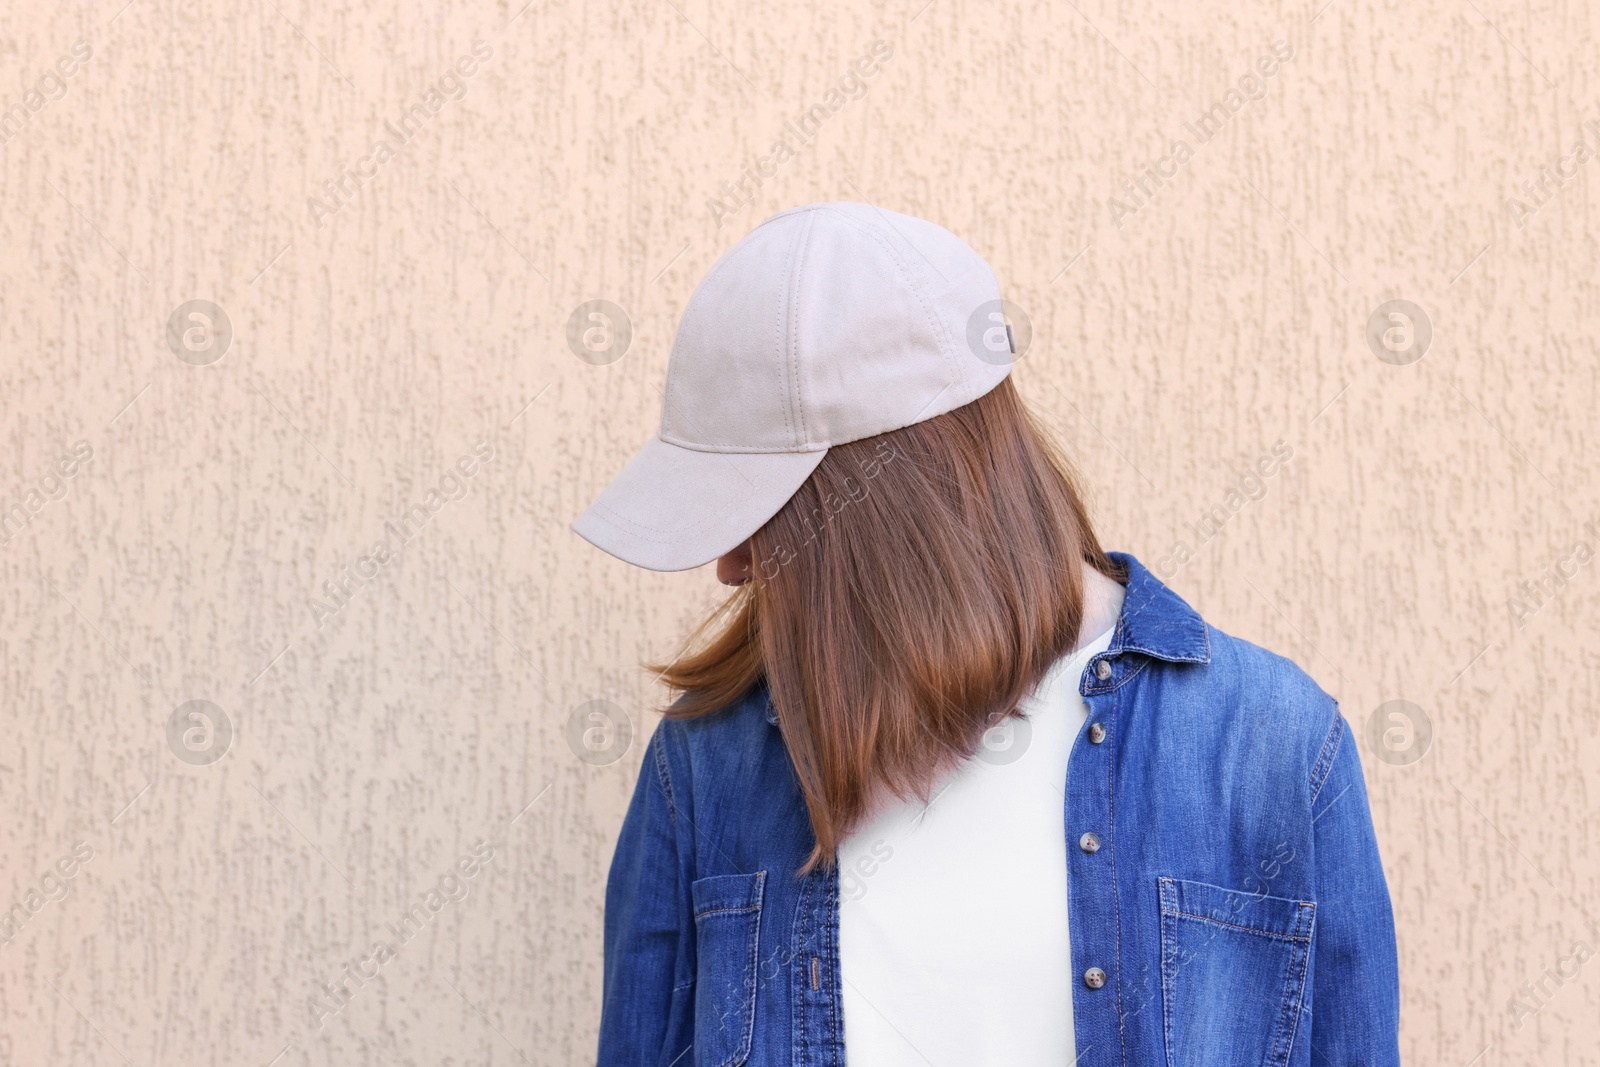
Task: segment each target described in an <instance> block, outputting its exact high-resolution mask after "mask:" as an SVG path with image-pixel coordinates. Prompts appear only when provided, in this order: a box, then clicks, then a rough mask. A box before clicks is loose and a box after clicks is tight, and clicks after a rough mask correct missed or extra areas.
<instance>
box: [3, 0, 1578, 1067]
mask: <svg viewBox="0 0 1600 1067" xmlns="http://www.w3.org/2000/svg"><path fill="white" fill-rule="evenodd" d="M1597 30H1600V11H1597V10H1596V8H1595V7H1594V6H1592V5H1587V4H1567V3H1557V2H1544V0H1540V2H1535V3H1530V4H1514V3H1509V2H1507V0H1440V2H1437V3H1422V4H1416V3H1402V2H1400V0H1387V2H1372V0H1316V2H1315V6H1314V5H1313V0H1307V2H1305V3H1295V4H1292V5H1291V4H1286V3H1266V4H1261V5H1237V4H1224V3H1219V2H1216V0H1206V2H1203V3H1198V4H1183V5H1178V4H1161V3H1153V2H1148V0H1146V2H1129V3H1113V2H1110V0H1079V2H1077V3H1067V4H1061V5H1055V4H1045V3H1027V2H1015V0H1005V2H1000V3H997V4H977V3H972V2H970V0H910V2H908V3H905V4H889V5H854V6H848V5H846V6H841V5H823V6H820V7H813V6H808V5H788V4H772V3H760V2H758V3H754V4H721V3H710V4H708V3H706V2H704V0H665V2H661V3H654V2H652V3H621V4H600V3H582V2H575V0H532V2H529V3H526V6H524V2H523V0H511V2H509V3H507V2H497V0H471V2H465V0H445V2H443V3H428V4H418V3H414V2H410V0H398V2H385V3H372V4H361V3H351V2H347V0H330V2H326V3H317V4H313V3H308V2H306V0H249V2H245V3H240V4H232V3H222V2H218V0H207V2H195V0H131V2H129V0H94V2H93V3H76V2H69V3H65V4H59V5H58V4H20V3H18V4H11V5H7V7H6V8H5V10H4V11H3V12H0V66H3V70H4V75H3V78H0V107H3V108H5V109H6V111H5V113H4V115H3V116H0V119H3V121H4V123H6V124H5V125H0V138H3V143H0V242H3V243H0V249H3V251H0V305H3V308H4V314H3V317H0V359H3V375H4V376H3V383H0V436H3V440H4V455H3V461H0V507H3V508H4V509H5V514H4V516H0V518H3V519H4V522H5V525H4V526H0V539H3V544H0V576H3V581H0V664H3V672H4V673H3V693H4V703H3V726H4V729H5V738H6V740H5V744H4V745H3V747H0V813H3V817H0V908H6V909H10V911H9V912H7V913H6V917H5V918H4V919H3V920H0V925H3V929H0V934H3V944H0V1014H3V1032H0V1063H8V1064H9V1063H16V1064H30V1065H32V1064H84V1065H91V1064H92V1065H112V1064H121V1063H127V1064H134V1065H139V1067H146V1065H155V1064H185V1065H187V1064H195V1063H208V1064H235V1065H241V1067H244V1065H261V1067H265V1065H268V1064H277V1065H292V1064H341V1065H343V1064H379V1063H383V1064H491V1065H512V1064H522V1063H527V1064H540V1065H544V1064H581V1063H585V1062H590V1061H591V1060H592V1057H593V1042H594V1037H595V1032H596V1023H597V1016H598V1009H599V992H600V924H601V905H602V890H603V886H604V878H605V872H606V866H607V863H608V862H609V859H610V853H611V847H612V844H613V842H614V840H615V835H616V832H617V829H618V826H619V824H620V820H621V817H622V813H623V810H624V807H625V804H626V800H627V797H628V795H629V792H630V790H631V787H632V783H633V781H634V779H635V776H636V774H637V771H638V761H639V756H640V752H641V749H642V742H643V740H644V739H645V738H646V737H648V735H649V733H650V731H651V730H652V729H653V728H654V726H655V724H656V723H657V722H658V721H659V715H658V713H657V711H656V710H655V709H657V708H659V706H660V705H661V703H662V701H663V699H664V697H665V693H664V692H663V691H662V689H661V688H660V687H659V686H657V685H656V684H655V681H654V678H653V676H652V675H650V674H648V673H646V672H645V671H644V670H642V669H641V668H640V666H639V664H640V663H641V662H644V661H649V660H653V659H654V660H659V659H660V658H662V657H670V656H671V655H673V654H674V652H675V651H676V649H677V648H678V643H679V641H680V639H681V638H682V637H683V636H684V635H685V634H686V633H687V631H688V629H689V627H690V626H691V624H692V623H693V622H694V621H695V620H696V619H697V618H698V617H700V616H701V615H702V614H703V613H704V612H705V611H706V610H707V609H709V608H710V607H711V606H712V605H714V604H715V603H717V602H718V601H719V599H720V587H719V586H717V585H716V583H715V581H714V578H713V576H712V575H711V574H710V572H709V570H706V569H702V570H699V571H694V572H688V573H681V574H652V573H646V572H643V571H639V570H635V569H632V568H630V567H628V566H626V565H624V564H622V563H619V562H617V561H615V560H612V559H610V558H608V557H606V556H604V555H602V554H601V553H599V552H598V551H596V550H594V549H592V548H590V547H589V546H588V545H587V544H585V543H584V542H582V541H581V540H580V539H579V538H578V537H577V536H576V535H575V534H573V533H572V532H571V531H570V530H569V529H568V525H567V524H568V523H569V522H570V521H571V519H572V518H573V517H574V516H575V515H576V513H577V512H578V511H579V510H581V508H582V507H583V505H584V504H586V503H587V501H588V500H589V499H590V498H591V496H592V495H593V494H594V493H595V492H596V491H598V489H599V488H600V487H601V486H602V485H603V484H604V483H605V482H606V481H607V480H608V479H609V478H610V477H611V475H613V474H614V473H615V472H616V471H617V470H618V469H620V467H621V466H622V464H623V463H624V462H625V461H626V459H627V458H628V457H629V456H630V455H631V454H632V453H633V451H634V450H635V449H636V448H637V447H638V446H639V445H640V444H642V443H643V441H644V440H645V439H646V438H647V437H648V436H649V435H650V434H651V433H652V432H653V428H654V425H655V422H656V419H657V413H658V409H659V404H660V400H661V393H660V387H661V385H662V382H663V377H664V372H665V367H666V361H667V354H668V350H669V347H670V343H671V338H672V333H673V329H674V326H675V324H676V321H677V318H678V316H679V314H680V312H681V311H682V309H683V307H684V304H685V301H686V300H687V298H688V297H689V295H690V293H691V292H692V290H693V288H694V285H695V284H696V282H697V281H698V280H699V278H700V277H701V276H702V275H703V274H704V272H705V271H706V269H707V268H708V267H709V266H710V265H711V264H712V263H713V262H714V261H715V259H716V258H717V256H718V255H720V254H721V253H722V252H723V251H725V250H726V249H727V248H728V247H729V246H730V245H731V244H732V243H733V242H734V241H736V240H737V239H738V237H739V236H741V235H742V234H743V233H744V232H746V231H747V230H748V229H749V228H750V227H751V226H753V225H754V224H755V223H757V222H759V221H760V220H761V219H762V218H764V217H766V216H767V215H768V214H771V213H772V212H774V211H777V210H780V209H782V208H785V207H789V206H793V205H796V204H802V203H808V202H811V201H817V200H830V199H849V200H868V201H872V202H874V203H877V204H879V205H881V206H884V207H889V208H893V209H896V210H900V211H905V212H909V213H912V214H916V215H920V216H924V217H927V218H930V219H933V220H935V221H937V222H939V223H941V224H943V225H945V226H947V227H948V228H950V229H951V230H953V231H954V232H956V233H958V234H960V235H961V236H962V237H964V238H965V239H966V240H967V241H968V242H969V243H970V244H972V245H973V246H974V247H975V248H977V249H978V250H979V251H980V252H981V253H982V254H983V255H984V256H986V257H987V258H988V259H989V260H990V261H991V262H992V263H993V264H994V265H995V267H996V269H997V271H998V272H999V274H1000V276H1001V279H1002V285H1003V287H1004V291H1005V294H1006V296H1007V298H1008V299H1009V300H1011V301H1013V302H1014V304H1015V308H1013V310H1012V317H1013V319H1014V320H1015V321H1017V322H1022V321H1024V320H1025V321H1026V322H1027V323H1028V324H1029V325H1030V328H1031V332H1032V340H1031V345H1030V347H1029V348H1028V349H1027V351H1026V352H1025V354H1024V355H1023V357H1022V358H1021V360H1020V361H1019V363H1018V364H1017V368H1016V372H1015V375H1016V379H1017V381H1018V384H1019V386H1020V388H1021V389H1022V391H1023V393H1024V394H1025V396H1026V397H1027V398H1028V399H1029V400H1030V401H1031V403H1032V404H1033V405H1034V406H1035V408H1036V409H1037V410H1038V412H1039V413H1040V414H1041V415H1042V416H1043V418H1044V419H1045V420H1046V421H1047V422H1048V423H1049V424H1050V426H1051V427H1052V428H1053V430H1054V432H1055V433H1057V434H1058V436H1059V437H1060V439H1061V441H1062V442H1063V443H1064V445H1065V446H1066V448H1067V449H1068V450H1069V451H1070V454H1071V455H1072V457H1073V458H1074V460H1075V462H1076V464H1077V465H1078V468H1079V470H1080V472H1081V475H1082V478H1083V482H1084V486H1085V488H1086V491H1087V492H1088V494H1089V496H1090V497H1091V498H1092V502H1093V508H1094V513H1095V516H1096V519H1097V522H1098V524H1099V526H1100V528H1101V531H1102V533H1103V537H1104V540H1105V541H1106V543H1107V544H1108V545H1109V546H1111V547H1114V548H1120V549H1124V550H1127V551H1131V552H1133V553H1134V554H1136V555H1138V556H1139V557H1140V558H1141V559H1143V560H1144V561H1145V562H1146V563H1147V564H1148V565H1150V566H1151V567H1152V568H1153V569H1155V570H1156V571H1157V572H1158V573H1159V574H1160V575H1162V576H1163V577H1164V578H1165V579H1166V580H1168V582H1169V583H1170V584H1172V585H1173V586H1174V587H1175V588H1176V589H1177V590H1178V591H1179V592H1180V593H1181V594H1182V595H1183V596H1185V597H1186V598H1188V599H1189V600H1190V601H1191V602H1192V603H1193V604H1195V605H1196V607H1198V608H1199V609H1200V610H1201V611H1202V613H1204V614H1205V615H1206V616H1207V617H1208V619H1209V620H1210V621H1212V622H1213V623H1214V624H1216V625H1218V626H1219V627H1221V628H1222V629H1224V630H1227V631H1229V632H1231V633H1234V634H1238V635H1240V636H1243V637H1246V638H1248V639H1250V640H1253V641H1255V642H1258V643H1260V644H1263V645H1265V646H1267V647H1269V648H1272V649H1274V650H1276V651H1279V652H1282V653H1284V654H1286V655H1289V656H1291V657H1293V658H1294V659H1295V660H1296V661H1297V662H1299V663H1300V664H1302V665H1303V666H1304V667H1305V668H1306V669H1307V670H1308V671H1309V672H1310V673H1311V674H1312V675H1313V676H1314V677H1315V678H1316V679H1317V680H1318V681H1319V682H1320V683H1321V685H1322V686H1323V687H1324V688H1326V689H1327V690H1328V691H1329V692H1331V693H1332V694H1334V695H1335V696H1336V697H1337V698H1338V699H1339V700H1340V702H1341V706H1342V708H1343V710H1344V712H1345V714H1346V715H1347V717H1349V719H1350V720H1351V722H1352V723H1353V724H1354V726H1355V727H1356V730H1357V732H1358V734H1359V735H1360V739H1361V745H1362V748H1361V753H1362V758H1363V761H1364V763H1365V770H1366V776H1367V782H1368V786H1369V789H1370V792H1371V798H1372V806H1373V813H1374V818H1375V820H1376V824H1377V829H1378V833H1379V835H1380V838H1381V843H1382V851H1383V858H1384V863H1385V867H1386V870H1387V872H1388V876H1389V879H1390V886H1391V888H1392V891H1393V896H1394V903H1395V908H1396V915H1397V921H1398V930H1399V943H1400V963H1401V969H1402V984H1403V988H1404V1000H1403V1024H1402V1027H1403V1029H1402V1047H1403V1050H1404V1052H1405V1054H1406V1058H1407V1059H1408V1061H1409V1062H1413V1063H1437V1064H1447V1065H1449V1064H1456V1065H1461V1067H1466V1065H1468V1064H1478V1065H1483V1067H1488V1065H1493V1064H1521V1063H1542V1064H1547V1063H1565V1064H1600V1047H1597V1040H1600V1025H1597V1023H1596V1019H1597V1018H1600V964H1595V963H1591V962H1590V956H1591V955H1592V953H1591V951H1590V949H1591V947H1593V946H1600V929H1597V928H1596V926H1595V925H1594V924H1595V923H1596V922H1597V921H1600V906H1597V900H1600V859H1597V851H1596V845H1597V834H1600V829H1597V826H1600V823H1597V821H1596V820H1595V819H1594V818H1593V816H1594V815H1595V806H1596V803H1597V801H1596V788H1597V787H1600V770H1597V769H1596V768H1597V764H1600V737H1597V725H1596V695H1597V694H1596V676H1597V672H1596V666H1597V653H1596V636H1597V627H1596V625H1595V620H1596V613H1597V611H1600V562H1596V561H1594V560H1593V559H1592V558H1591V557H1592V556H1593V554H1594V551H1596V550H1597V549H1600V526H1596V525H1586V524H1593V523H1596V522H1597V521H1600V492H1597V485H1596V479H1595V477H1594V475H1593V461H1594V457H1595V454H1596V453H1595V450H1596V446H1597V444H1600V441H1597V430H1596V421H1595V418H1594V411H1595V409H1596V406H1597V401H1600V397H1597V387H1596V359H1595V346H1594V343H1593V340H1592V338H1593V336H1594V335H1595V332H1596V330H1597V329H1600V286H1597V278H1600V218H1597V217H1596V204H1595V200H1596V196H1595V194H1596V190H1600V161H1597V160H1596V159H1595V155H1596V151H1597V149H1600V33H1597ZM877 42H881V44H879V45H878V52H877V53H876V58H874V57H875V53H874V45H875V43H877ZM863 59H866V60H867V62H866V63H864V64H861V65H858V64H859V63H860V61H862V60H863ZM863 68H867V69H870V70H871V71H872V73H871V74H870V75H864V74H861V73H859V72H860V71H861V70H862V69H863ZM852 69H854V70H855V71H856V72H857V73H854V74H852V73H851V72H852ZM1230 90H1232V92H1230ZM413 105H415V106H416V109H415V110H411V109H412V108H413ZM818 107H820V108H821V109H822V110H821V111H820V112H813V119H812V121H811V122H810V123H809V124H808V125H806V126H805V127H804V129H803V130H802V129H801V127H800V123H799V120H800V117H801V116H802V115H803V114H805V113H807V112H808V111H810V110H811V109H813V108H818ZM1213 109H1215V110H1213ZM1208 113H1209V114H1210V118H1209V120H1206V119H1205V116H1206V115H1207V114H1208ZM791 124H793V127H791ZM780 139H787V140H788V142H789V146H790V148H791V149H792V158H790V154H789V153H784V152H779V153H778V156H781V157H782V158H781V160H780V159H779V158H778V157H775V156H773V155H772V152H773V146H774V143H775V142H776V141H778V140H780ZM380 141H387V142H388V145H389V146H390V147H388V148H385V149H382V150H376V151H375V145H376V143H378V142H380ZM1180 142H1181V144H1182V148H1181V150H1180V149H1179V143H1180ZM1580 146H1581V147H1580ZM764 157H765V158H764ZM1180 157H1181V158H1180ZM747 168H749V169H748V171H747ZM1147 168H1148V170H1147ZM741 178H744V187H743V188H742V189H741V188H740V187H739V184H738V183H739V182H740V180H741ZM758 179H759V180H758ZM602 300H603V301H609V302H610V304H611V305H615V307H614V308H613V307H610V306H608V305H596V307H598V308H599V310H598V311H594V309H593V308H586V307H583V305H586V304H588V303H589V302H590V301H602ZM193 301H199V302H201V303H198V304H196V303H191V302H193ZM1392 301H1404V302H1406V303H1404V304H1398V305H1391V303H1390V302H1392ZM617 309H620V310H621V314H620V315H619V314H618V311H617ZM591 312H593V313H594V314H598V315H600V316H601V317H600V318H591V317H589V316H590V314H591ZM1391 312H1392V314H1391ZM196 316H198V317H196ZM623 316H625V320H624V318H623ZM1393 316H1398V317H1393ZM569 322H575V323H576V325H575V326H571V327H569ZM1369 327H1370V329H1369ZM861 343H862V344H863V345H870V344H872V343H873V339H872V338H870V337H863V338H861ZM580 354H581V356H582V358H580ZM1275 452H1277V453H1279V454H1280V455H1279V459H1278V460H1277V461H1276V462H1269V463H1267V464H1266V466H1267V467H1268V468H1270V473H1269V474H1266V475H1261V474H1260V473H1259V470H1260V468H1258V467H1257V461H1258V460H1260V459H1262V457H1272V456H1273V455H1274V453H1275ZM1284 452H1287V453H1289V455H1288V458H1286V459H1285V458H1282V455H1281V454H1282V453H1284ZM1252 469H1255V470H1257V471H1258V473H1257V474H1256V475H1255V476H1254V477H1252V476H1251V474H1250V472H1251V470H1252ZM408 516H409V523H408V518H407V517H408ZM380 540H382V541H387V542H388V544H389V545H390V548H391V551H390V552H389V553H387V554H386V555H387V558H386V559H384V560H382V561H379V560H376V559H375V558H374V556H373V549H374V546H375V544H376V543H377V542H379V541H380ZM352 576H354V577H352ZM341 586H342V589H341ZM193 701H201V702H204V703H200V704H192V703H190V702H193ZM597 701H598V702H602V703H598V704H596V703H592V702H597ZM1395 701H1403V702H1406V703H1399V704H1396V703H1392V702H1395ZM1375 716H1376V726H1375V727H1374V722H1375V718H1374V717H1375ZM1206 817H1207V813H1205V812H1203V811H1198V812H1195V818H1196V819H1204V818H1206ZM469 871H470V874H469V873H467V872H469ZM995 888H996V907H1003V906H1004V902H1003V887H1002V886H999V885H997V886H996V887H995ZM419 905H420V907H419ZM408 914H409V915H410V916H412V918H411V919H409V920H407V918H406V916H407V915H408ZM391 928H393V929H391ZM380 942H383V943H387V944H389V945H391V946H393V947H394V951H393V952H392V953H389V952H385V953H382V954H380V955H381V956H382V958H381V960H375V958H374V957H372V955H371V954H372V953H373V950H374V946H375V945H377V944H378V943H380ZM363 961H366V962H363ZM347 967H349V968H350V970H349V971H347V969H346V968H347ZM374 970H375V971H376V973H375V974H373V971H374ZM358 973H365V974H366V975H367V977H365V978H351V977H348V975H355V974H358ZM1519 1005H1520V1006H1519Z"/></svg>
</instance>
